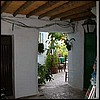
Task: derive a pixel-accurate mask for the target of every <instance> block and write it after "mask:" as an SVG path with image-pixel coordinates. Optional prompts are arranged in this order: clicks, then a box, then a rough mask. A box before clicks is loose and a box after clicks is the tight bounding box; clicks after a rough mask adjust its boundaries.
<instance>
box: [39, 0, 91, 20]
mask: <svg viewBox="0 0 100 100" xmlns="http://www.w3.org/2000/svg"><path fill="white" fill-rule="evenodd" d="M90 2H92V1H69V2H67V3H65V4H63V5H61V6H59V7H57V8H55V9H53V10H50V11H48V12H46V13H44V14H41V15H40V16H39V17H38V18H39V19H40V18H43V17H45V16H48V15H50V14H52V13H55V12H59V11H62V10H63V9H66V10H70V9H74V8H76V7H79V6H82V5H84V4H87V3H90Z"/></svg>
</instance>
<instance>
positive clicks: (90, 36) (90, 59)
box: [84, 33, 97, 90]
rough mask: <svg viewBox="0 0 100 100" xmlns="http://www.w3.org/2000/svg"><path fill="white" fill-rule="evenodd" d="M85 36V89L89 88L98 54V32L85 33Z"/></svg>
mask: <svg viewBox="0 0 100 100" xmlns="http://www.w3.org/2000/svg"><path fill="white" fill-rule="evenodd" d="M84 36H85V38H84V41H85V43H84V89H86V90H87V89H88V87H89V85H90V84H91V83H90V79H91V74H92V72H93V64H94V61H95V59H96V54H97V52H96V51H97V39H96V38H97V37H96V33H85V35H84Z"/></svg>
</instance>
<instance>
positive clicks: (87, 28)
mask: <svg viewBox="0 0 100 100" xmlns="http://www.w3.org/2000/svg"><path fill="white" fill-rule="evenodd" d="M82 26H83V28H84V32H85V33H90V32H95V31H96V22H95V20H92V19H90V18H89V19H87V20H86V21H84V23H83V24H82Z"/></svg>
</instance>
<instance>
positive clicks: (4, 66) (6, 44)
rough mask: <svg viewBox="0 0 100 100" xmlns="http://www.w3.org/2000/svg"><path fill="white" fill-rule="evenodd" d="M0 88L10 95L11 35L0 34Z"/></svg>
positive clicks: (11, 92)
mask: <svg viewBox="0 0 100 100" xmlns="http://www.w3.org/2000/svg"><path fill="white" fill-rule="evenodd" d="M0 69H1V88H2V87H4V88H5V91H6V95H7V96H12V95H13V91H12V36H7V35H1V67H0Z"/></svg>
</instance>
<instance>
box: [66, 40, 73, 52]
mask: <svg viewBox="0 0 100 100" xmlns="http://www.w3.org/2000/svg"><path fill="white" fill-rule="evenodd" d="M72 40H74V41H75V39H74V38H71V39H70V40H68V39H66V40H64V43H65V44H66V48H67V49H68V51H70V50H71V47H72Z"/></svg>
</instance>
